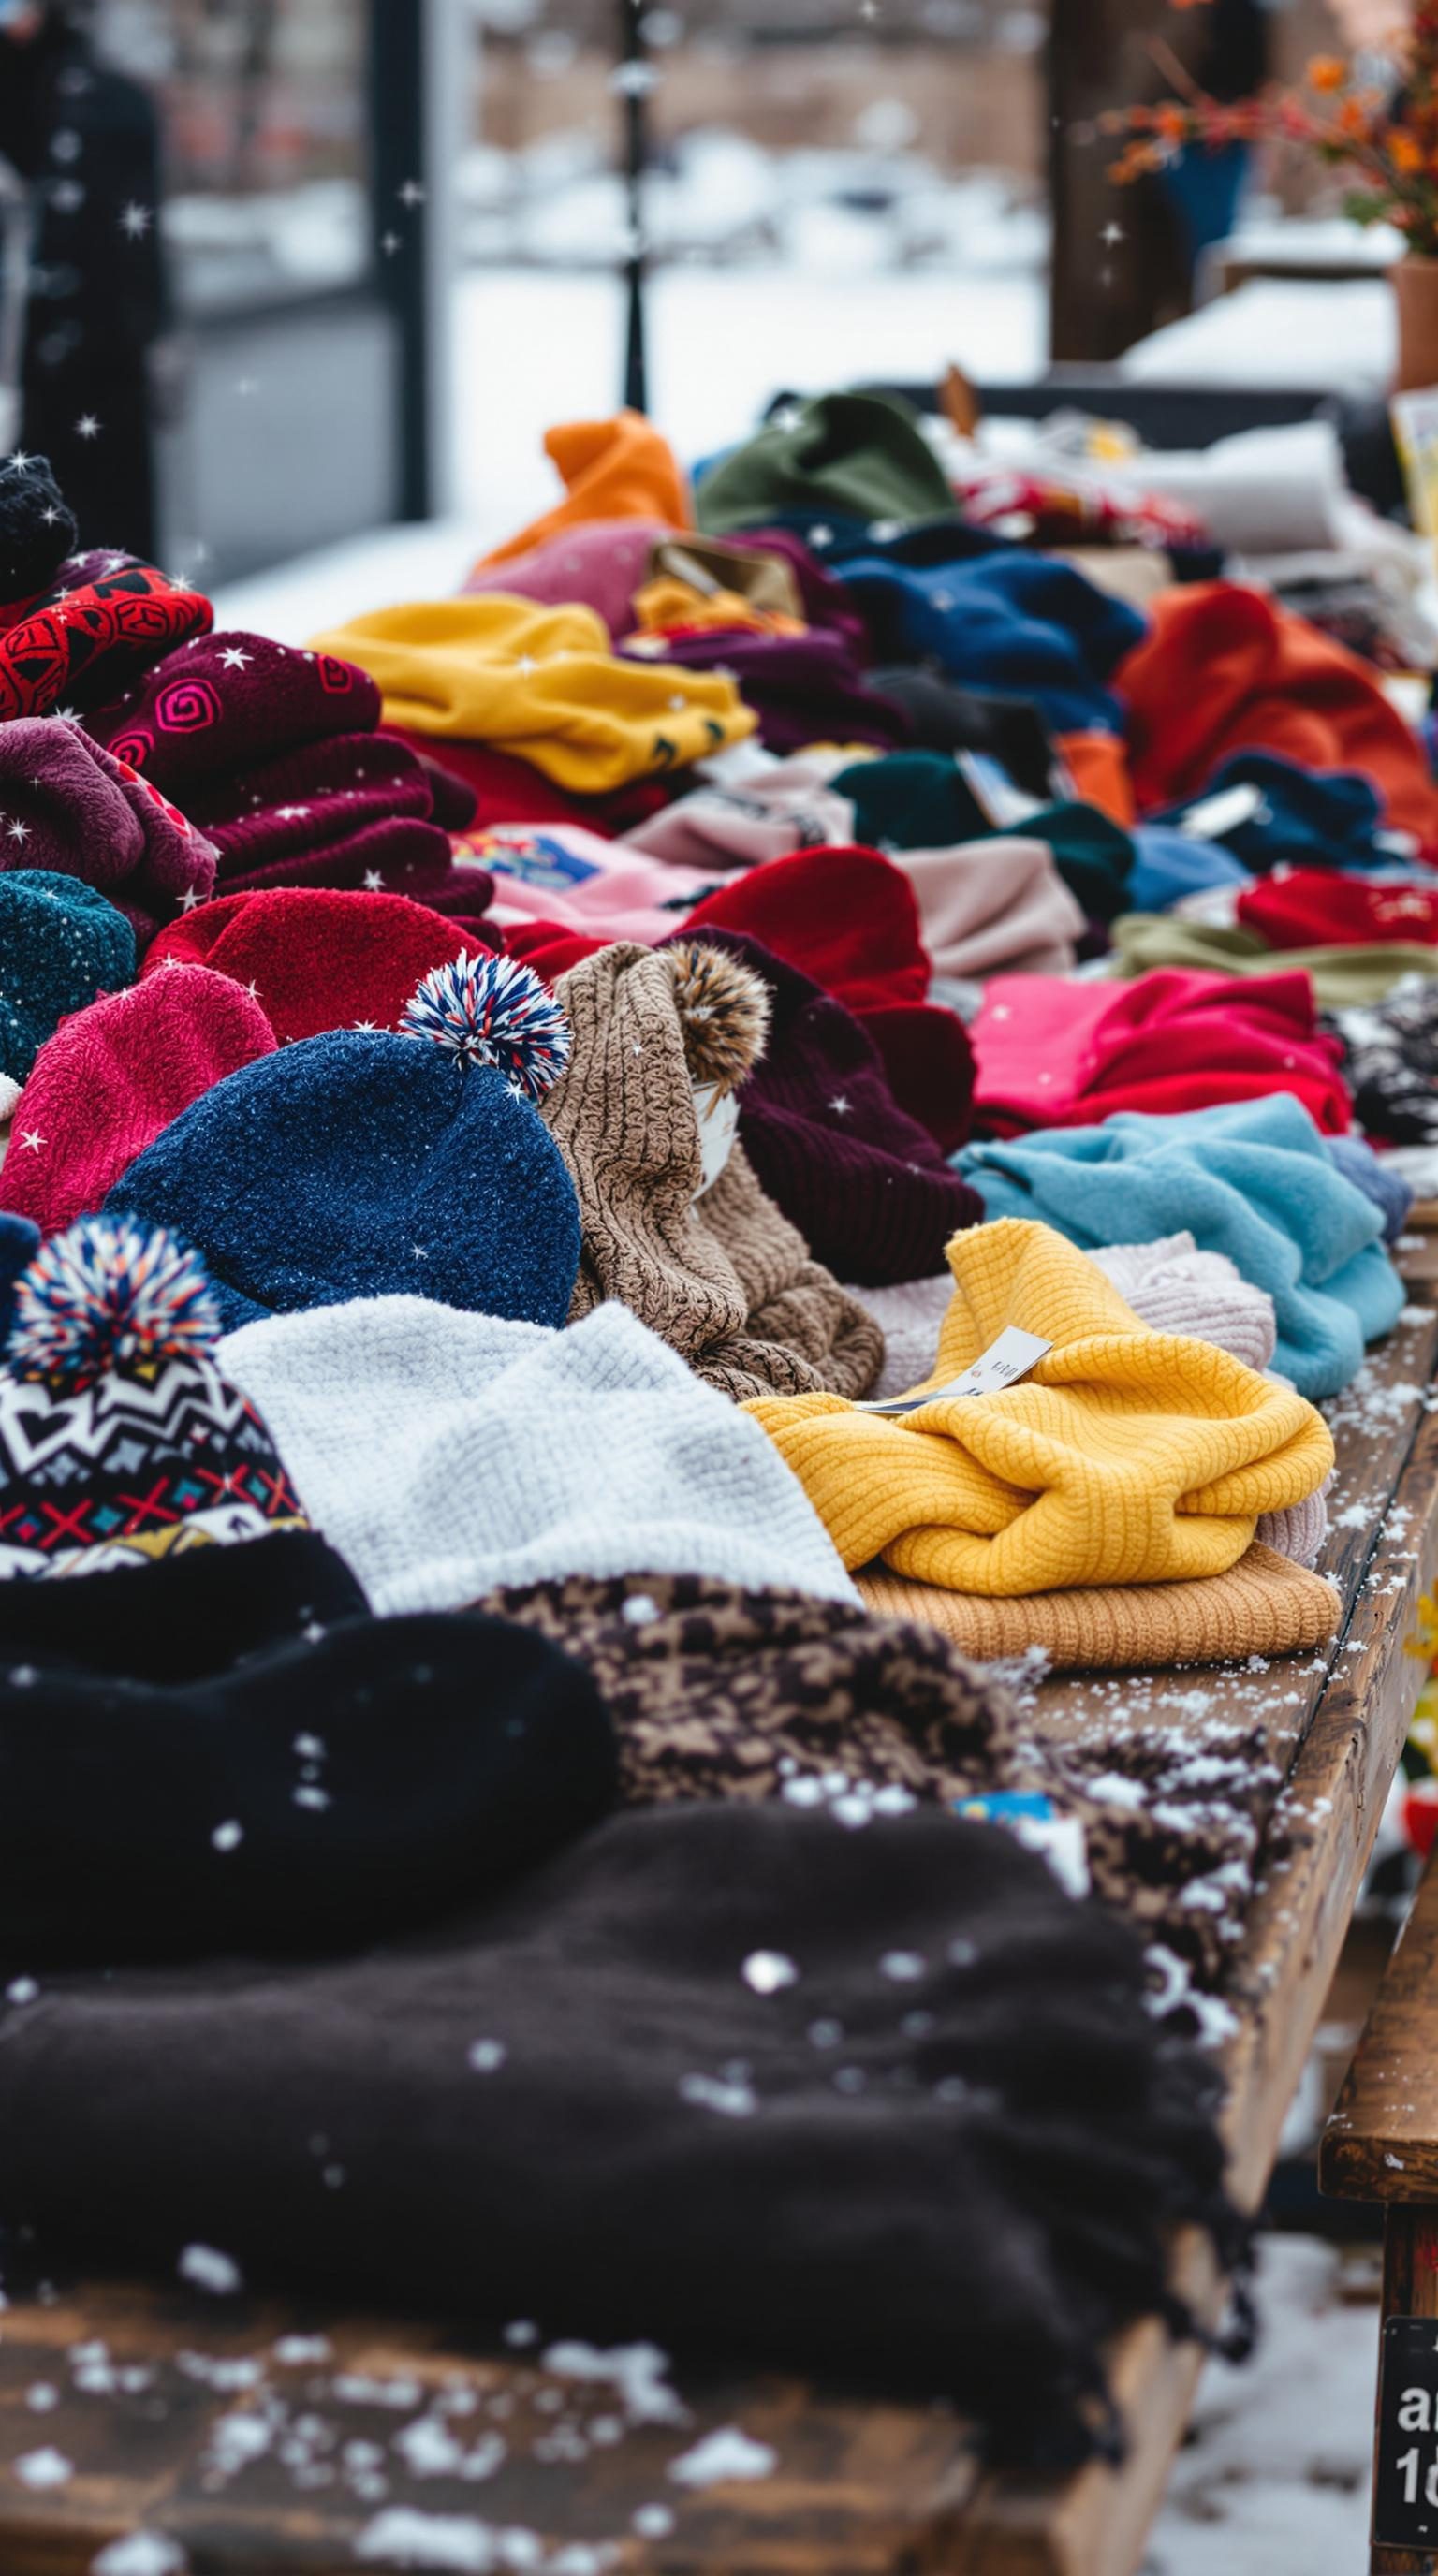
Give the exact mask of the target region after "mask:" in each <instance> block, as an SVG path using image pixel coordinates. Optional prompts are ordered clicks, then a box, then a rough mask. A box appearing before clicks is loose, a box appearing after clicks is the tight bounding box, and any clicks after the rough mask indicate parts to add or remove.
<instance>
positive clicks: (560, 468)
mask: <svg viewBox="0 0 1438 2576" xmlns="http://www.w3.org/2000/svg"><path fill="white" fill-rule="evenodd" d="M544 452H545V455H546V456H547V457H548V458H549V460H550V463H551V464H552V465H553V466H554V468H555V471H556V472H557V473H558V475H559V476H560V478H561V480H562V482H563V484H564V487H565V490H564V497H563V499H562V500H560V501H556V502H555V504H554V506H553V508H552V509H549V510H546V511H544V512H543V513H542V515H541V516H540V517H539V518H537V519H532V520H531V521H530V523H529V525H528V527H526V528H521V529H520V530H519V531H518V533H517V534H516V535H515V536H512V537H508V538H506V540H505V542H504V544H503V545H502V546H496V547H495V548H494V550H493V552H492V553H491V554H487V555H482V556H481V557H480V559H479V562H478V563H477V564H476V566H475V571H476V572H480V571H483V570H484V569H485V567H486V566H488V565H490V564H502V563H509V562H511V561H513V560H514V558H515V557H517V556H518V557H523V556H526V555H529V554H531V553H532V552H533V551H534V549H535V547H536V546H542V545H545V544H547V543H548V542H549V540H550V539H551V538H552V537H556V536H559V535H561V534H564V535H569V534H570V533H572V532H574V531H576V530H580V529H583V528H584V527H585V526H586V523H587V522H589V521H591V520H595V519H625V520H635V521H638V522H639V523H640V524H641V525H642V526H644V527H645V529H646V542H647V531H648V530H649V529H650V528H651V527H652V526H654V525H656V524H660V525H662V526H664V527H665V528H687V527H689V526H690V525H691V523H692V516H693V514H692V512H691V510H690V507H689V493H688V488H687V486H686V483H685V480H684V475H683V473H682V471H681V469H680V467H679V464H678V462H677V461H676V458H675V455H674V451H673V449H672V448H671V446H670V445H669V442H668V440H667V439H666V438H665V437H663V436H662V435H661V433H660V431H658V430H657V429H656V428H655V426H654V424H653V422H652V421H651V420H647V419H646V418H645V416H644V414H643V412H639V411H630V410H628V409H625V410H624V411H620V412H616V413H615V415H614V417H613V419H612V420H566V421H561V422H559V423H558V425H557V426H556V427H555V428H553V429H551V430H547V431H546V432H545V438H544ZM567 595H568V594H566V596H567Z"/></svg>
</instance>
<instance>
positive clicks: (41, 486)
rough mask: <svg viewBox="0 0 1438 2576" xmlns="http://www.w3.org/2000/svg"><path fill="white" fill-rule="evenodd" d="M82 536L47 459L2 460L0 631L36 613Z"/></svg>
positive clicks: (0, 496)
mask: <svg viewBox="0 0 1438 2576" xmlns="http://www.w3.org/2000/svg"><path fill="white" fill-rule="evenodd" d="M78 535H79V529H78V528H77V526H76V524H75V514H74V511H73V510H69V509H67V508H66V506H65V499H64V495H63V494H62V492H61V490H60V486H59V484H58V483H57V482H56V480H55V476H54V473H53V472H52V470H51V466H50V460H49V458H48V457H46V456H29V455H26V454H25V453H24V452H23V451H22V453H21V454H20V455H19V456H13V455H12V456H6V457H0V627H6V626H13V625H14V624H15V622H16V620H17V619H18V618H20V617H23V616H24V614H25V611H26V610H27V608H30V607H33V605H34V603H35V601H36V600H37V599H39V598H40V597H41V596H42V594H43V592H44V591H45V589H46V588H47V586H48V584H49V583H50V581H51V580H52V579H53V577H54V575H55V573H56V571H57V570H58V568H59V566H60V564H61V563H62V562H63V561H64V558H65V556H66V555H67V554H68V553H69V551H70V548H71V547H72V546H73V545H74V543H75V539H76V537H77V536H78Z"/></svg>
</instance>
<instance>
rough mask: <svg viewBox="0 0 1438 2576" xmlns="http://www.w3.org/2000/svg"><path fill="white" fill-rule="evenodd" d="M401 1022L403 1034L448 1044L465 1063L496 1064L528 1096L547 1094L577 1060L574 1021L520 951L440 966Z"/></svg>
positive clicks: (409, 1004) (513, 1087) (514, 1087)
mask: <svg viewBox="0 0 1438 2576" xmlns="http://www.w3.org/2000/svg"><path fill="white" fill-rule="evenodd" d="M399 1027H400V1035H401V1037H406V1038H429V1039H431V1040H432V1041H433V1043H434V1044H435V1045H436V1046H442V1047H447V1048H448V1050H449V1052H450V1054H451V1055H455V1056H458V1058H459V1061H460V1063H461V1064H462V1065H474V1064H492V1065H493V1066H494V1067H495V1068H496V1070H497V1071H498V1072H500V1073H502V1074H503V1076H504V1078H505V1081H506V1082H507V1083H508V1084H509V1087H510V1089H511V1091H517V1092H519V1093H520V1094H521V1095H522V1096H523V1098H524V1099H526V1100H542V1099H543V1098H544V1095H545V1093H546V1091H548V1089H549V1087H550V1085H551V1083H555V1082H557V1081H558V1080H559V1077H560V1075H561V1074H562V1073H563V1071H564V1068H565V1066H566V1065H567V1064H568V1062H569V1022H568V1021H567V1019H566V1018H565V1016H564V1013H563V1012H562V1010H561V1009H560V1007H559V1004H558V1003H557V1002H556V1000H555V998H554V995H553V994H552V993H551V992H549V991H548V990H547V988H546V987H545V986H544V985H543V984H541V982H540V980H539V977H538V976H537V975H536V974H535V972H534V969H533V967H532V966H522V965H521V964H520V962H519V960H518V958H517V957H493V956H490V955H488V954H485V955H484V956H480V957H456V958H455V960H454V962H453V964H452V965H449V966H435V967H433V968H432V969H431V971H430V973H429V974H428V975H426V977H425V979H424V982H423V983H422V984H421V986H420V988H419V990H418V992H417V993H416V994H415V996H414V998H413V1000H412V1001H409V1002H406V1004H405V1006H404V1009H403V1011H402V1012H401V1014H400V1023H399Z"/></svg>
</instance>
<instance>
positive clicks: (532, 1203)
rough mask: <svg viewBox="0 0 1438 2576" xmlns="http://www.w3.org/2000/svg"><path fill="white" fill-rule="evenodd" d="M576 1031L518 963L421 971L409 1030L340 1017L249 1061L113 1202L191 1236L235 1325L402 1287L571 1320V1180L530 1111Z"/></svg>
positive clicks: (188, 1114) (575, 1263) (575, 1241)
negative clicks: (346, 1024) (348, 1023)
mask: <svg viewBox="0 0 1438 2576" xmlns="http://www.w3.org/2000/svg"><path fill="white" fill-rule="evenodd" d="M568 1054H569V1028H568V1023H567V1022H566V1020H565V1018H564V1014H563V1012H562V1011H561V1009H560V1007H559V1005H558V1003H557V1002H555V1001H554V999H553V997H552V996H551V995H550V994H549V993H548V992H547V991H546V990H545V987H544V986H543V985H542V984H541V983H540V981H539V979H538V977H537V976H536V975H534V974H533V973H532V972H531V971H530V969H529V968H528V967H523V966H520V965H518V964H516V962H515V961H514V960H513V959H512V958H506V957H495V956H489V955H483V956H476V957H458V958H456V959H455V961H454V964H453V965H452V966H441V967H437V968H436V969H435V971H434V972H433V974H430V975H427V976H426V977H425V979H424V982H423V983H422V984H421V986H420V988H419V991H418V992H417V993H416V995H415V997H414V1000H413V1001H412V1002H411V1003H410V1004H409V1005H408V1008H407V1009H406V1011H405V1014H404V1017H403V1020H402V1022H401V1029H400V1033H399V1034H398V1035H394V1034H391V1033H389V1032H387V1031H378V1030H362V1029H342V1030H334V1031H332V1032H330V1033H329V1034H327V1035H325V1036H323V1037H316V1038H302V1039H300V1040H299V1042H298V1043H297V1044H296V1045H294V1046H288V1047H282V1048H281V1049H280V1050H279V1052H278V1054H276V1055H271V1056H264V1057H261V1058H259V1059H258V1060H257V1061H256V1062H255V1063H253V1064H247V1065H242V1066H241V1067H240V1070H239V1071H238V1072H237V1073H232V1074H230V1075H229V1076H228V1077H227V1078H226V1080H225V1081H223V1082H219V1083H216V1085H215V1086H214V1089H213V1090H211V1091H207V1092H206V1093H205V1094H204V1095H203V1097H202V1098H200V1099H199V1100H196V1101H194V1102H192V1104H191V1106H190V1107H189V1108H188V1109H186V1110H184V1111H182V1113H181V1115H180V1116H179V1117H178V1118H177V1119H175V1120H174V1122H173V1123H172V1125H170V1126H169V1127H167V1128H166V1129H165V1131H164V1133H163V1135H161V1136H159V1137H157V1138H156V1140H155V1142H154V1144H153V1145H150V1146H148V1147H147V1148H146V1150H145V1152H144V1153H143V1154H141V1155H140V1156H139V1157H138V1159H137V1160H136V1161H135V1162H133V1163H132V1164H131V1165H130V1168H129V1170H128V1171H127V1172H125V1173H124V1174H122V1176H121V1178H120V1179H119V1180H118V1181H117V1182H116V1183H115V1186H114V1188H113V1189H112V1190H111V1192H110V1194H109V1197H108V1198H107V1199H106V1201H105V1208H106V1213H107V1214H116V1213H122V1214H124V1215H127V1216H132V1217H136V1218H138V1219H140V1220H141V1221H142V1222H143V1223H145V1224H151V1225H164V1226H167V1227H169V1229H170V1230H171V1232H172V1233H175V1234H178V1235H180V1236H182V1237H183V1238H185V1239H186V1240H187V1241H188V1242H190V1243H191V1244H193V1245H194V1246H195V1247H196V1249H197V1250H198V1251H199V1252H200V1253H201V1254H202V1255H203V1257H204V1261H205V1266H206V1268H207V1270H208V1271H209V1274H210V1280H211V1284H212V1287H213V1289H214V1293H215V1297H216V1301H217V1303H218V1306H219V1309H220V1316H221V1321H222V1323H223V1325H224V1328H225V1330H226V1331H227V1332H231V1331H234V1330H235V1329H236V1328H237V1327H238V1326H239V1325H241V1324H247V1323H252V1322H254V1321H255V1319H256V1318H257V1317H259V1316H261V1315H268V1314H297V1313H300V1312H302V1311H303V1310H304V1309H306V1308H308V1307H311V1306H334V1305H341V1304H343V1303H344V1302H345V1300H346V1299H348V1298H351V1297H385V1296H394V1295H402V1294H405V1293H408V1294H409V1295H411V1296H423V1297H432V1298H434V1299H436V1300H437V1301H438V1303H440V1304H441V1305H445V1306H460V1307H464V1308H466V1309H468V1310H470V1311H471V1312H474V1313H476V1314H483V1315H503V1316H506V1317H509V1318H511V1319H514V1320H517V1321H520V1322H527V1323H532V1324H551V1325H561V1324H563V1323H565V1322H566V1321H567V1320H568V1315H569V1302H570V1298H571V1296H572V1295H573V1292H574V1282H575V1278H576V1276H577V1274H578V1269H579V1240H580V1236H579V1207H578V1202H577V1200H576V1198H575V1195H574V1184H573V1182H572V1181H571V1179H570V1177H569V1173H568V1170H567V1169H566V1167H565V1164H564V1161H563V1159H562V1157H561V1155H560V1152H559V1148H558V1146H557V1145H556V1144H555V1143H554V1141H553V1138H552V1137H551V1136H550V1134H549V1131H548V1129H547V1127H546V1126H545V1124H544V1121H543V1120H542V1118H541V1117H540V1115H539V1112H538V1110H537V1109H536V1107H535V1105H534V1104H535V1102H536V1100H538V1099H541V1098H542V1097H543V1095H544V1093H545V1092H546V1091H547V1090H548V1088H549V1086H550V1084H551V1083H552V1082H553V1081H554V1080H555V1079H556V1077H557V1076H558V1075H559V1073H561V1072H562V1070H563V1068H564V1064H565V1062H566V1060H567V1058H568Z"/></svg>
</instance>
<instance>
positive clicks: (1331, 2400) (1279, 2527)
mask: <svg viewBox="0 0 1438 2576" xmlns="http://www.w3.org/2000/svg"><path fill="white" fill-rule="evenodd" d="M1338 2270H1339V2258H1338V2255H1337V2253H1336V2252H1335V2250H1334V2248H1333V2247H1332V2246H1329V2245H1325V2244H1322V2243H1320V2242H1318V2241H1317V2240H1316V2239H1314V2238H1312V2237H1306V2236H1270V2237H1267V2238H1265V2240H1264V2245H1263V2254H1262V2262H1261V2267H1260V2273H1259V2294H1258V2295H1259V2317H1260V2323H1261V2340H1260V2343H1259V2347H1258V2351H1257V2354H1256V2356H1255V2358H1254V2359H1253V2360H1252V2361H1251V2362H1248V2363H1246V2364H1245V2365H1244V2366H1243V2367H1242V2368H1241V2369H1236V2370H1235V2369H1231V2368H1229V2367H1228V2366H1227V2365H1226V2364H1225V2363H1223V2362H1211V2363H1210V2364H1209V2367H1208V2369H1207V2371H1206V2372H1205V2374H1204V2379H1203V2385H1202V2387H1201V2389H1200V2391H1199V2398H1198V2404H1197V2406H1196V2408H1195V2411H1194V2418H1193V2427H1192V2432H1191V2436H1190V2439H1189V2442H1188V2444H1187V2446H1186V2447H1185V2449H1184V2450H1183V2451H1181V2452H1180V2454H1179V2457H1178V2460H1177V2463H1176V2465H1175V2467H1174V2472H1173V2477H1172V2479H1171V2481H1170V2484H1169V2490H1168V2496H1167V2499H1166V2501H1165V2503H1164V2507H1163V2511H1162V2512H1161V2514H1160V2515H1159V2518H1158V2520H1157V2522H1156V2523H1155V2525H1154V2528H1153V2532H1152V2536H1151V2538H1150V2542H1149V2548H1148V2554H1147V2556H1146V2558H1145V2560H1144V2563H1143V2570H1142V2576H1217V2571H1218V2570H1220V2569H1221V2570H1222V2576H1362V2571H1363V2570H1364V2569H1365V2568H1366V2566H1367V2564H1368V2482H1369V2472H1370V2462H1371V2457H1372V2447H1373V2390H1374V2373H1375V2370H1376V2367H1377V2355H1378V2307H1377V2303H1376V2300H1375V2301H1374V2302H1372V2303H1366V2302H1365V2303H1363V2304H1360V2305H1358V2306H1352V2305H1349V2304H1346V2303H1345V2302H1344V2301H1343V2300H1342V2299H1340V2297H1339V2295H1338V2286H1337V2285H1338Z"/></svg>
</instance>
